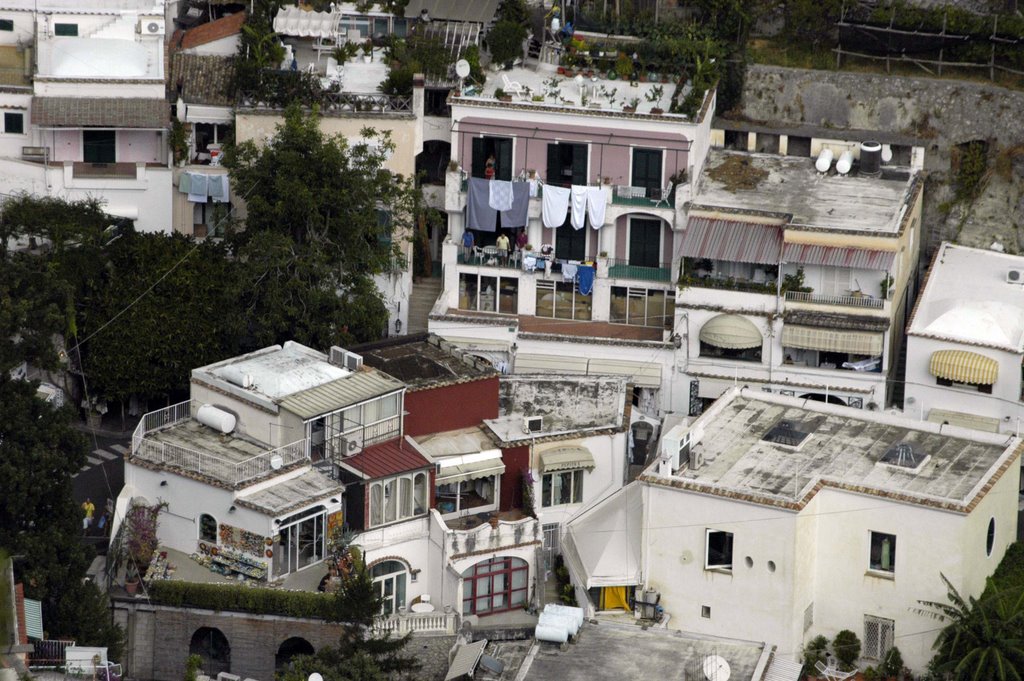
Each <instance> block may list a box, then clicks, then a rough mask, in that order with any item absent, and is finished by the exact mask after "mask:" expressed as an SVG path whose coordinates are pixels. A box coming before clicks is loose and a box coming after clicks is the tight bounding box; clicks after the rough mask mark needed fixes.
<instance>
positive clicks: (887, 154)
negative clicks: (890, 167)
mask: <svg viewBox="0 0 1024 681" xmlns="http://www.w3.org/2000/svg"><path fill="white" fill-rule="evenodd" d="M891 160H892V147H891V146H889V145H888V144H883V145H882V163H888V162H889V161H891Z"/></svg>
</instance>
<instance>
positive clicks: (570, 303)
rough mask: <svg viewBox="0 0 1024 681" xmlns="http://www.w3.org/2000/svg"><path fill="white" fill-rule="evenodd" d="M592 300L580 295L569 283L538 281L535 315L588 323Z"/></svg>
mask: <svg viewBox="0 0 1024 681" xmlns="http://www.w3.org/2000/svg"><path fill="white" fill-rule="evenodd" d="M592 298H593V296H585V295H583V294H581V293H580V292H579V290H578V289H577V288H576V284H575V283H573V282H571V281H558V282H555V281H538V282H537V310H536V313H535V314H536V315H537V316H538V317H554V318H555V319H579V320H585V321H589V320H590V319H592V318H593V300H592Z"/></svg>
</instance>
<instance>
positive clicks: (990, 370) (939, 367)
mask: <svg viewBox="0 0 1024 681" xmlns="http://www.w3.org/2000/svg"><path fill="white" fill-rule="evenodd" d="M928 371H929V372H930V373H931V375H932V376H936V377H938V378H944V379H946V380H947V381H954V382H955V383H974V384H978V385H992V384H993V383H995V382H996V377H998V376H999V362H997V361H996V360H994V359H992V358H991V357H986V356H985V355H979V354H978V353H976V352H970V351H968V350H937V351H936V352H933V353H932V358H931V360H930V361H929V362H928Z"/></svg>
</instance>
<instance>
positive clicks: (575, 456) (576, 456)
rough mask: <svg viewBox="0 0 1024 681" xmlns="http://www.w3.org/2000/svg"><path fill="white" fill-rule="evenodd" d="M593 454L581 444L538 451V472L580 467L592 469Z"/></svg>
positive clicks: (569, 469)
mask: <svg viewBox="0 0 1024 681" xmlns="http://www.w3.org/2000/svg"><path fill="white" fill-rule="evenodd" d="M594 466H595V464H594V455H593V454H591V453H590V450H589V449H587V448H586V447H581V446H578V445H576V446H567V447H558V448H556V449H549V450H547V451H545V452H541V453H540V472H541V473H554V472H555V471H574V470H579V469H581V468H583V469H586V470H593V469H594Z"/></svg>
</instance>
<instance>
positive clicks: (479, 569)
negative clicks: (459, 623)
mask: <svg viewBox="0 0 1024 681" xmlns="http://www.w3.org/2000/svg"><path fill="white" fill-rule="evenodd" d="M529 576H530V566H529V564H528V563H527V562H526V561H525V560H522V559H520V558H492V559H490V560H485V561H482V562H479V563H477V564H476V565H474V566H473V567H471V568H468V569H467V570H466V571H465V572H463V573H462V614H463V615H488V614H491V613H495V612H505V611H506V610H515V609H517V608H521V607H523V605H524V604H525V603H526V599H527V596H528V591H529Z"/></svg>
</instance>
